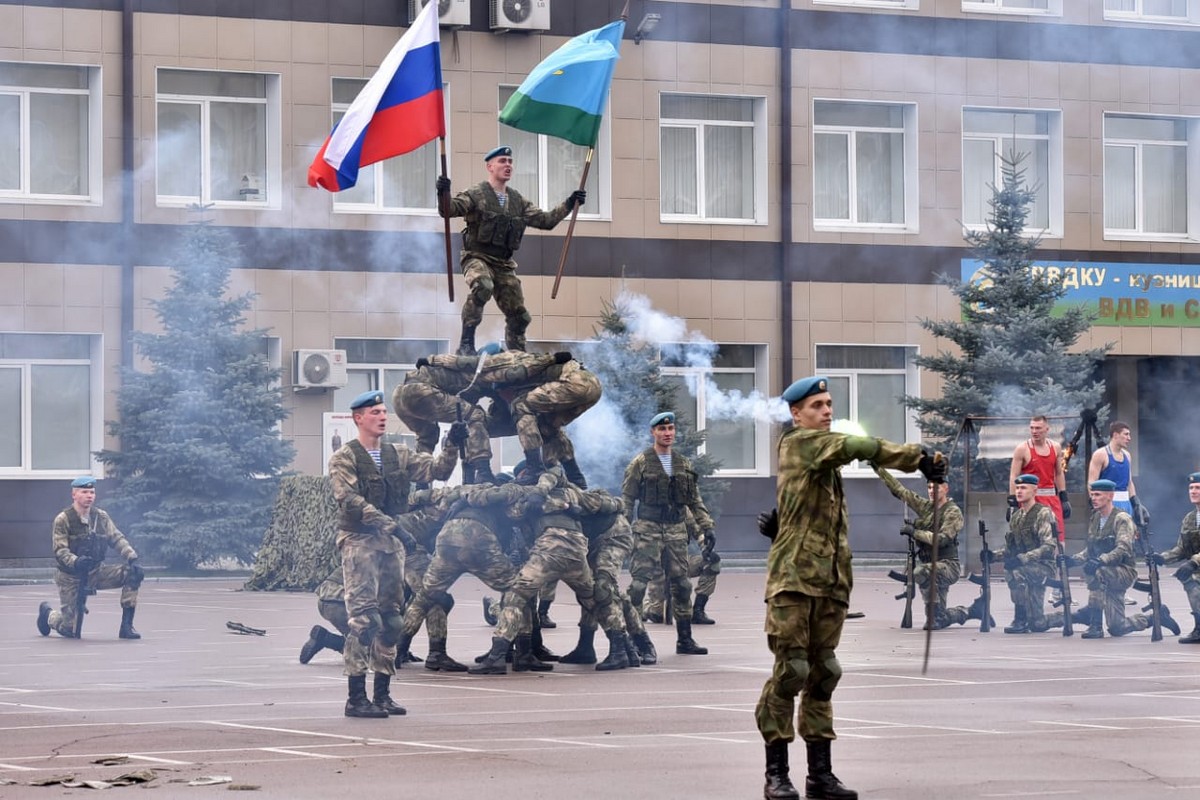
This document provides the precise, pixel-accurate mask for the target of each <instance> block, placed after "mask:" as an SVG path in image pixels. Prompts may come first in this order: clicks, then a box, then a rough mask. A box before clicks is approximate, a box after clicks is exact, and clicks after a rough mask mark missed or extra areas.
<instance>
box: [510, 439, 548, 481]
mask: <svg viewBox="0 0 1200 800" xmlns="http://www.w3.org/2000/svg"><path fill="white" fill-rule="evenodd" d="M545 471H546V462H545V461H543V460H542V448H540V447H535V448H533V449H532V450H526V451H525V470H524V471H523V472H522V473H521V474H520V475H518V476H517V481H516V482H517V483H518V484H519V485H521V486H532V485H533V484H535V483H537V480H538V476H539V475H541V474H542V473H543V472H545Z"/></svg>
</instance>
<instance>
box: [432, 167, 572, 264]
mask: <svg viewBox="0 0 1200 800" xmlns="http://www.w3.org/2000/svg"><path fill="white" fill-rule="evenodd" d="M505 193H506V194H507V196H508V197H507V199H506V201H505V203H504V205H500V201H499V199H498V198H497V197H496V191H495V190H494V189H493V188H492V185H491V184H490V183H488V182H487V181H482V182H480V183H477V184H475V185H474V186H472V187H470V188H468V189H465V190H463V191H461V192H459V193H458V194H457V195H455V196H454V197H453V198H452V199H451V200H450V213H449V214H448V216H451V217H462V218H463V221H464V222H465V223H466V225H465V226H464V227H463V249H462V257H463V258H464V259H465V258H468V257H470V256H483V257H484V258H485V260H487V261H489V262H493V263H496V262H499V263H498V265H501V266H508V267H509V268H510V269H514V268H515V266H516V265H515V264H511V259H512V255H513V253H514V252H515V251H516V250H517V249H518V248H519V247H520V246H521V238H522V237H523V236H524V235H525V228H527V227H530V228H541V229H542V230H550V229H551V228H553V227H554V226H555V225H557V224H558V223H560V222H562V221H563V219H564V218H565V217H566V216H567V214H569V213H571V210H570V209H569V208H568V207H567V204H566V202H562V203H559V204H558V205H557V206H555V207H554V208H553V209H551V210H550V211H543V210H542V209H540V208H538V207H537V206H535V205H533V204H532V203H530V202H529V201H528V200H526V199H525V198H524V197H523V196H522V195H521V194H520V193H519V192H518V191H517V190H516V189H514V188H512V186H508V187H506V189H505ZM505 262H509V264H505Z"/></svg>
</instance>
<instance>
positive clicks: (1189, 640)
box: [38, 603, 1200, 644]
mask: <svg viewBox="0 0 1200 800" xmlns="http://www.w3.org/2000/svg"><path fill="white" fill-rule="evenodd" d="M42 605H49V603H43V604H42ZM1192 618H1193V619H1194V620H1196V627H1194V628H1192V632H1191V633H1189V634H1188V635H1187V636H1183V637H1180V639H1179V643H1180V644H1200V614H1197V613H1196V612H1195V611H1193V612H1192ZM38 630H41V625H39V626H38ZM42 635H43V636H45V635H46V634H44V633H43V634H42Z"/></svg>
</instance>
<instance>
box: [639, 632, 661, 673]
mask: <svg viewBox="0 0 1200 800" xmlns="http://www.w3.org/2000/svg"><path fill="white" fill-rule="evenodd" d="M633 643H634V644H635V645H637V649H638V654H639V655H641V657H642V666H645V667H649V666H652V665H654V664H657V663H658V651H657V650H655V649H654V642H652V641H650V634H648V633H646V632H645V631H642V632H641V633H639V634H637V635H636V636H634V637H633Z"/></svg>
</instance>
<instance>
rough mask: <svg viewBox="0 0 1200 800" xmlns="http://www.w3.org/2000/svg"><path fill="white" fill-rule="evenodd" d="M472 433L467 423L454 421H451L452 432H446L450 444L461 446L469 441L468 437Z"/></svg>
mask: <svg viewBox="0 0 1200 800" xmlns="http://www.w3.org/2000/svg"><path fill="white" fill-rule="evenodd" d="M469 435H470V434H469V433H468V431H467V423H465V422H452V423H450V432H449V433H447V434H446V438H447V439H449V440H450V444H452V445H454V446H455V447H461V446H462V445H464V444H466V443H467V437H468V436H469Z"/></svg>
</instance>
